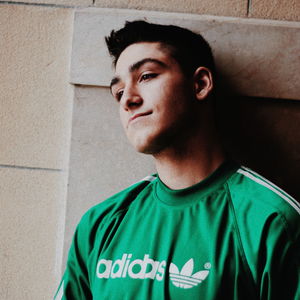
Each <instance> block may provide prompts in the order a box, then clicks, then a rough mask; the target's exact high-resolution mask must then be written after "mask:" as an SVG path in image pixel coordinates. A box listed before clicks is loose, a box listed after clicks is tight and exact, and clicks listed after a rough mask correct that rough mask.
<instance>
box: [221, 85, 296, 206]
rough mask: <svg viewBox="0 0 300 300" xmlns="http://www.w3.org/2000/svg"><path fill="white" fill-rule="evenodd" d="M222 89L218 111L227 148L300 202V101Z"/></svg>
mask: <svg viewBox="0 0 300 300" xmlns="http://www.w3.org/2000/svg"><path fill="white" fill-rule="evenodd" d="M222 86H224V83H223V84H222ZM227 87H228V85H227ZM220 91H221V92H220V97H218V100H217V105H216V112H217V120H219V121H218V126H219V130H220V133H221V137H222V140H223V143H224V146H225V148H226V150H227V151H228V152H229V154H231V156H232V157H233V158H234V159H236V160H237V161H239V162H240V163H242V164H243V165H246V166H248V167H250V168H251V169H253V170H255V171H257V172H258V173H260V174H261V175H263V176H265V177H266V178H268V179H269V180H270V181H272V182H273V183H275V184H276V185H278V186H279V187H281V188H282V189H284V190H285V191H286V192H287V193H289V194H290V195H292V196H293V197H295V198H296V199H297V200H298V201H299V202H300V185H299V176H298V175H299V173H300V101H295V100H283V99H268V98H252V97H245V96H238V95H234V93H233V92H230V89H228V88H227V89H226V91H225V89H224V87H222V88H220Z"/></svg>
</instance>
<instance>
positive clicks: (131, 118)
mask: <svg viewBox="0 0 300 300" xmlns="http://www.w3.org/2000/svg"><path fill="white" fill-rule="evenodd" d="M150 114H151V111H148V112H143V113H136V114H134V115H133V116H132V117H130V118H129V120H128V123H131V122H132V121H134V120H136V119H138V118H140V117H144V116H148V115H150Z"/></svg>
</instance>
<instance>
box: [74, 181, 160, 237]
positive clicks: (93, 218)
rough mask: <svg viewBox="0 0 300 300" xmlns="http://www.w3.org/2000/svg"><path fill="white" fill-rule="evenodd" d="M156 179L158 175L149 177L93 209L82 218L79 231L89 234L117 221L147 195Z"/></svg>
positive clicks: (78, 227)
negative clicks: (141, 196)
mask: <svg viewBox="0 0 300 300" xmlns="http://www.w3.org/2000/svg"><path fill="white" fill-rule="evenodd" d="M155 179H156V175H151V176H147V177H145V178H144V179H142V180H140V181H139V182H137V183H135V184H133V185H131V186H129V187H128V188H126V189H124V190H122V191H120V192H119V193H116V194H115V195H113V196H111V197H109V198H108V199H106V200H105V201H103V202H101V203H99V204H97V205H95V206H93V207H91V208H90V209H89V210H88V211H87V212H86V213H85V214H84V215H83V217H82V218H81V220H80V222H79V224H78V226H77V231H84V232H86V233H88V232H90V231H93V227H95V226H97V227H102V226H104V224H105V223H107V222H109V220H113V219H116V218H118V217H120V216H121V215H122V214H125V213H126V211H127V210H128V208H129V207H130V205H132V203H133V202H134V201H135V200H136V199H137V198H138V197H139V196H140V195H141V194H143V193H147V190H149V186H150V185H151V182H152V181H154V180H155Z"/></svg>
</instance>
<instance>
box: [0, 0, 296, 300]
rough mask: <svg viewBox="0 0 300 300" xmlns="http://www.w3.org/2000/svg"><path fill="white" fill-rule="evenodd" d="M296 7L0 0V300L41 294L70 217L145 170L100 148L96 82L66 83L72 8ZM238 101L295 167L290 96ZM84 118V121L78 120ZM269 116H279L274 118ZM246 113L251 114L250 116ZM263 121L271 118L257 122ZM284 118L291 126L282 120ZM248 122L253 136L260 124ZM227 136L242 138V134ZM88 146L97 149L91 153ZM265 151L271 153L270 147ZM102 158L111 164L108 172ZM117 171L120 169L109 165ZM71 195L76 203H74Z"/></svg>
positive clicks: (261, 10) (234, 0) (106, 136)
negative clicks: (101, 188) (92, 84)
mask: <svg viewBox="0 0 300 300" xmlns="http://www.w3.org/2000/svg"><path fill="white" fill-rule="evenodd" d="M299 5H300V4H299V1H296V0H280V1H279V0H270V1H269V0H263V1H258V0H252V1H250V0H225V1H221V0H212V1H208V0H203V1H198V0H188V1H178V0H174V1H162V0H155V1H148V0H146V1H140V0H139V1H138V0H133V1H124V0H112V1H111V0H110V1H107V0H26V1H23V0H19V1H1V0H0V32H1V35H0V70H1V71H0V82H1V87H0V105H1V109H0V132H1V135H0V137H1V140H0V182H1V183H0V187H1V188H0V226H1V231H0V240H1V242H0V265H1V271H2V272H0V299H1V300H2V299H4V300H7V299H8V300H18V299H24V300H26V299H51V298H52V296H53V294H54V291H55V289H56V287H57V284H58V281H59V280H60V277H61V273H62V269H63V263H62V257H63V246H64V243H65V241H66V240H68V242H69V239H70V236H71V232H72V230H73V226H74V224H75V223H76V222H77V221H78V219H76V218H74V217H72V216H73V215H74V214H76V216H77V215H80V214H81V212H82V211H84V210H85V209H86V208H87V207H88V206H89V205H92V204H93V203H94V201H97V194H98V193H99V185H101V184H103V185H106V184H107V189H106V190H104V191H103V193H102V194H101V195H100V196H101V197H102V196H103V197H104V198H105V197H106V196H107V195H109V194H110V193H112V192H113V191H114V190H115V189H120V188H121V187H122V186H124V185H127V184H129V183H130V182H132V181H134V180H135V179H136V178H139V177H140V176H142V175H143V174H144V173H148V171H149V170H150V171H151V170H152V169H151V162H149V161H148V160H143V159H138V162H137V164H136V165H135V167H134V166H132V167H131V166H129V167H131V168H129V167H128V165H126V164H125V163H124V161H126V160H129V164H132V162H133V160H134V159H135V158H134V157H132V156H131V155H132V154H130V152H129V150H128V149H129V148H127V146H126V145H125V146H124V147H123V146H122V148H121V149H118V151H119V152H118V151H116V152H111V151H110V147H115V144H116V141H121V142H122V143H123V142H124V143H125V141H122V138H121V137H120V136H118V135H117V133H116V132H119V131H118V130H119V129H118V128H117V124H116V123H110V125H109V126H108V127H103V126H101V124H99V123H96V120H97V115H96V114H95V112H98V111H99V114H101V113H104V114H106V115H105V116H107V112H106V110H105V109H104V107H101V105H100V104H99V102H97V99H99V98H101V97H102V98H101V99H102V100H103V101H109V100H108V97H109V95H108V93H107V90H106V88H100V89H98V88H95V87H93V88H89V87H88V86H86V87H82V86H81V87H78V86H76V85H75V86H74V85H73V84H71V83H70V59H71V48H72V36H73V26H74V19H73V14H74V12H75V11H76V10H77V9H78V8H79V9H81V8H88V7H90V8H92V9H93V8H95V9H96V8H98V9H99V8H102V7H103V8H107V7H109V8H129V9H139V10H154V11H164V12H181V13H192V14H195V15H201V14H209V15H216V16H225V17H240V18H242V19H243V20H245V19H248V18H259V19H267V20H285V21H299V20H300V7H299ZM74 87H75V90H76V93H75V94H74ZM85 98H86V99H90V102H88V101H87V100H86V99H85ZM294 98H295V99H297V97H294ZM298 99H299V100H300V95H299V98H298ZM259 101H263V99H260V100H259ZM105 103H106V105H109V104H108V102H105ZM239 103H241V104H240V105H241V107H242V110H244V111H245V112H246V111H250V112H251V111H252V112H254V113H256V114H258V115H259V114H260V113H261V114H262V115H263V117H262V119H263V120H262V119H261V120H260V121H261V122H264V123H263V126H264V128H269V129H271V130H273V129H272V128H275V129H276V130H275V132H278V135H279V134H280V135H281V136H285V135H286V134H287V138H286V139H283V140H282V141H280V142H278V140H276V137H275V136H274V141H275V140H276V141H277V142H276V143H275V142H274V141H273V143H270V144H271V145H274V146H276V147H280V145H285V147H284V151H283V150H282V152H280V151H279V154H282V153H283V154H285V155H289V154H291V153H292V155H291V156H290V158H289V160H288V163H289V164H288V165H289V166H291V167H292V166H293V162H295V161H296V163H299V161H300V160H299V157H298V152H297V151H292V152H290V151H289V149H288V148H287V145H291V146H293V147H294V146H295V141H296V140H299V138H300V137H299V134H298V135H297V134H296V129H295V126H296V124H297V119H298V116H299V106H298V103H297V101H293V103H297V104H293V105H291V104H289V105H288V106H285V104H283V103H284V100H282V101H281V102H278V103H280V104H277V102H271V103H270V104H268V105H267V104H265V105H264V106H263V107H264V110H263V111H261V110H260V109H259V105H258V106H253V105H252V104H249V103H252V102H251V101H250V102H249V100H247V102H246V104H245V103H244V104H243V102H242V101H241V102H239ZM256 103H257V102H256ZM73 106H74V109H73ZM95 108H96V109H97V110H95ZM249 108H250V109H249ZM98 109H99V110H98ZM282 109H283V111H284V112H285V115H282V113H281V112H282ZM73 110H74V111H73ZM270 111H271V113H270ZM73 112H74V118H73V117H72V116H73ZM109 114H111V115H112V116H116V111H114V109H113V108H112V111H109ZM91 115H93V119H88V117H87V116H91ZM279 117H281V119H280V120H281V122H280V123H277V122H275V118H276V119H278V118H279ZM247 118H248V120H249V121H250V120H252V119H251V117H250V114H248V115H247ZM247 118H246V119H247ZM268 118H271V119H270V120H269V122H266V121H265V120H266V119H268ZM291 120H292V124H293V126H294V127H293V128H292V127H291V126H289V124H290V123H289V122H290V121H291ZM268 124H269V125H268ZM270 124H272V126H271V125H270ZM228 126H229V127H230V126H233V125H232V124H229V125H228ZM254 126H256V127H255V128H256V132H259V131H260V128H261V127H260V126H259V127H258V125H254ZM110 128H111V130H112V131H111V134H110V133H109V132H108V131H109V130H110ZM242 128H246V125H245V127H242ZM101 130H102V131H103V132H101ZM72 131H73V133H72ZM266 131H267V129H266ZM98 132H100V133H101V134H99V136H98ZM297 132H299V130H298V131H297ZM96 136H98V137H97V138H96ZM237 136H242V132H238V133H237ZM94 139H97V142H95V141H94ZM250 140H251V139H250ZM247 141H249V140H247ZM247 141H246V140H244V143H245V145H244V147H248V146H249V144H247ZM253 141H255V139H254V140H253ZM287 141H288V143H286V142H287ZM71 144H72V147H73V148H71ZM101 147H102V148H101ZM235 147H238V146H235ZM295 147H296V146H295ZM97 149H100V151H102V150H103V153H104V154H103V156H101V157H100V159H98V158H97V157H98V154H97ZM236 149H237V148H236ZM282 149H283V148H282ZM237 152H239V149H237ZM101 153H102V152H101ZM105 153H106V154H105ZM269 153H273V152H272V149H270V152H269ZM105 155H107V156H105ZM121 155H123V156H122V159H120V160H119V161H118V157H119V156H121ZM87 156H89V159H86V157H87ZM107 158H108V159H109V161H111V163H112V164H113V168H111V169H110V167H109V166H110V165H109V164H108V162H109V161H108V160H107ZM79 162H82V163H81V165H78V164H79ZM95 162H96V163H95ZM260 162H262V161H260ZM270 164H271V162H270ZM254 165H255V163H254ZM127 167H128V169H129V171H119V170H126V168H127ZM97 169H100V170H101V171H102V174H104V171H105V172H107V173H105V176H102V178H101V180H102V181H101V180H99V181H98V179H97V176H98V175H99V173H97V172H96V170H97ZM102 169H103V170H104V171H103V170H102ZM77 170H80V172H81V173H78V172H76V171H77ZM116 172H118V174H121V176H120V177H122V178H125V179H124V180H123V181H122V182H118V184H117V187H116V186H115V185H112V183H111V182H110V178H115V176H116V175H115V174H116ZM126 172H127V173H126ZM289 176H290V177H293V174H292V173H291V174H289ZM87 177H91V178H92V180H91V181H89V182H86V183H85V185H84V188H85V190H87V191H90V194H85V190H82V191H81V193H80V194H76V193H75V190H71V189H70V187H74V186H77V187H78V186H79V185H80V184H81V183H82V181H84V179H85V178H87ZM295 178H296V177H295ZM118 180H119V178H118ZM68 184H69V188H68ZM297 191H298V190H296V192H297ZM91 197H94V198H93V199H92V200H91ZM75 198H76V199H75ZM74 199H75V200H76V201H77V202H76V201H75V200H74ZM79 201H81V206H80V207H79V209H76V205H77V204H78V203H79ZM66 216H67V218H69V219H70V220H71V223H72V224H71V225H70V227H69V228H67V229H66V230H65V224H67V226H68V224H69V223H70V222H69V223H68V222H67V221H66ZM65 232H69V233H68V235H65ZM68 242H67V244H68ZM64 253H66V249H65V250H64Z"/></svg>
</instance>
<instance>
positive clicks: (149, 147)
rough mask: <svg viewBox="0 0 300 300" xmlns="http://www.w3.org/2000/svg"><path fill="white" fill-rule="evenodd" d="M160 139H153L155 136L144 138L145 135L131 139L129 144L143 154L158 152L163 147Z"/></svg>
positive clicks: (163, 144)
mask: <svg viewBox="0 0 300 300" xmlns="http://www.w3.org/2000/svg"><path fill="white" fill-rule="evenodd" d="M159 140H160V139H155V138H152V139H150V138H148V139H146V138H145V137H144V138H142V139H138V140H134V141H131V144H132V145H133V147H134V148H135V150H136V151H137V152H139V153H143V154H150V155H154V154H158V153H159V152H161V151H162V149H164V146H165V143H164V141H162V140H161V141H160V142H159Z"/></svg>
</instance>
